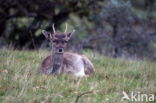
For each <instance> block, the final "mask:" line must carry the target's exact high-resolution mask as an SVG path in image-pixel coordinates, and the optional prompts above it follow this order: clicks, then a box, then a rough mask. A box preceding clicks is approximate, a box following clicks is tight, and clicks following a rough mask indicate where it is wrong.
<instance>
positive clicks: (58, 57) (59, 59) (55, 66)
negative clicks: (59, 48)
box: [51, 49, 63, 74]
mask: <svg viewBox="0 0 156 103" xmlns="http://www.w3.org/2000/svg"><path fill="white" fill-rule="evenodd" d="M51 64H52V65H51V67H52V72H51V73H52V74H60V73H61V71H62V70H61V68H62V64H63V53H56V51H55V49H54V50H52V63H51Z"/></svg>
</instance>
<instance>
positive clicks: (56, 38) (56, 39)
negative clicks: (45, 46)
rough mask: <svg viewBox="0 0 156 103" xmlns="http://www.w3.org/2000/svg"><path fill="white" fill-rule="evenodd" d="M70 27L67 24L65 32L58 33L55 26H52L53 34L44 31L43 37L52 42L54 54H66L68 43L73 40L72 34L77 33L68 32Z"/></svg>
mask: <svg viewBox="0 0 156 103" xmlns="http://www.w3.org/2000/svg"><path fill="white" fill-rule="evenodd" d="M67 28H68V25H67V24H66V28H65V31H64V32H56V31H55V27H54V24H53V25H52V29H53V33H51V32H48V31H45V30H43V31H42V33H43V35H44V36H45V37H46V38H47V39H48V40H50V41H51V42H52V44H53V52H54V53H62V54H63V53H64V50H65V48H66V47H67V43H68V41H69V39H70V38H71V36H72V34H73V33H74V32H75V30H73V31H72V32H67Z"/></svg>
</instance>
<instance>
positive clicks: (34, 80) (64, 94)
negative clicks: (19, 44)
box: [0, 49, 156, 103]
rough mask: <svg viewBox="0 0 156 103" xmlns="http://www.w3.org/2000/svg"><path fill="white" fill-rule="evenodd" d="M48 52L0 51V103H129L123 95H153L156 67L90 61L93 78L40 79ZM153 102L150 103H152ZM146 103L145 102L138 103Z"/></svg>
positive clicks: (108, 60) (100, 58) (101, 59)
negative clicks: (42, 62) (94, 73)
mask: <svg viewBox="0 0 156 103" xmlns="http://www.w3.org/2000/svg"><path fill="white" fill-rule="evenodd" d="M48 53H49V52H47V51H39V52H37V51H17V50H14V51H13V50H6V49H4V50H0V103H75V100H76V98H77V96H78V95H79V94H81V93H84V92H87V91H93V92H92V93H89V94H86V95H83V96H82V97H80V98H79V103H132V102H128V101H124V102H121V97H122V91H123V90H124V91H125V92H127V93H130V92H131V91H140V92H141V93H154V94H155V95H156V63H154V62H153V63H152V62H146V61H132V60H123V59H112V58H108V57H104V56H97V57H93V56H92V53H85V54H86V55H87V56H88V57H89V58H90V59H91V61H92V62H93V64H94V66H95V68H96V75H94V76H91V77H88V78H86V77H85V78H75V77H71V76H69V75H60V76H53V75H43V74H40V73H39V65H40V63H41V61H42V59H43V58H44V57H46V56H47V55H48ZM155 102H156V101H154V102H153V103H155ZM141 103H145V102H141Z"/></svg>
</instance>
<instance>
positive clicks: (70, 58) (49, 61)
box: [40, 24, 95, 77]
mask: <svg viewBox="0 0 156 103" xmlns="http://www.w3.org/2000/svg"><path fill="white" fill-rule="evenodd" d="M52 29H53V33H50V32H47V31H45V30H43V31H42V33H43V35H44V36H45V37H46V38H47V39H49V40H50V41H51V42H52V52H51V54H50V56H48V57H46V58H45V59H44V60H43V61H42V64H41V68H40V70H41V73H44V74H56V75H58V74H62V73H68V74H72V75H74V76H77V77H83V76H86V75H91V74H94V73H95V69H94V66H93V64H92V63H91V61H90V60H89V59H88V58H87V57H86V56H84V55H79V54H76V53H71V52H64V50H65V49H66V47H67V43H68V41H69V39H70V37H71V36H72V34H73V33H74V30H73V32H66V30H67V24H66V29H65V32H56V31H55V27H54V24H53V26H52Z"/></svg>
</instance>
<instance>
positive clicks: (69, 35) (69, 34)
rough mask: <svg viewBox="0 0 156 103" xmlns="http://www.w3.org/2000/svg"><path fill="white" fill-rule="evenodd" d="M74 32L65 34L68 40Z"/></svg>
mask: <svg viewBox="0 0 156 103" xmlns="http://www.w3.org/2000/svg"><path fill="white" fill-rule="evenodd" d="M74 32H75V30H73V31H72V32H69V33H68V34H67V36H68V38H70V37H71V36H72V35H73V34H74Z"/></svg>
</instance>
